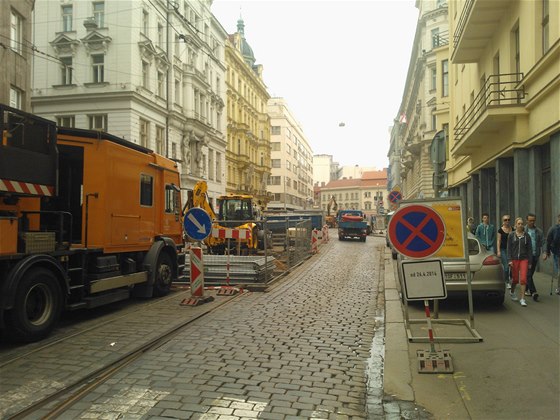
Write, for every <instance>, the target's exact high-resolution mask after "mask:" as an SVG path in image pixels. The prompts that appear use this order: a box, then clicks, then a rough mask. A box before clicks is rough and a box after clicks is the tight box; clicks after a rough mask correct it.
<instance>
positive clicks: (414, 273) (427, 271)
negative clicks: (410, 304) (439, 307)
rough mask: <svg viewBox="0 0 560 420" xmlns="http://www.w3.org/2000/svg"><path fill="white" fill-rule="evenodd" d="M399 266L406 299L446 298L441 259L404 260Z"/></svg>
mask: <svg viewBox="0 0 560 420" xmlns="http://www.w3.org/2000/svg"><path fill="white" fill-rule="evenodd" d="M401 267H402V275H403V283H404V291H403V293H404V297H405V299H406V300H425V299H445V298H447V289H446V287H445V277H444V275H443V264H442V262H441V260H410V261H409V260H405V261H402V262H401Z"/></svg>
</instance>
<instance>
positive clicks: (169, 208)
mask: <svg viewBox="0 0 560 420" xmlns="http://www.w3.org/2000/svg"><path fill="white" fill-rule="evenodd" d="M179 191H180V190H179V188H177V186H176V185H174V184H171V185H169V184H167V185H166V186H165V212H166V213H172V214H179V208H180V206H179Z"/></svg>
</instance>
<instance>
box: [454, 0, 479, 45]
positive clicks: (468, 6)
mask: <svg viewBox="0 0 560 420" xmlns="http://www.w3.org/2000/svg"><path fill="white" fill-rule="evenodd" d="M473 6H474V0H467V1H466V3H465V7H463V11H462V12H461V17H460V18H459V22H457V29H455V34H454V35H453V47H454V48H457V44H458V43H459V40H460V39H461V35H463V31H464V30H465V26H466V25H467V20H468V18H469V14H470V13H471V10H472V8H473Z"/></svg>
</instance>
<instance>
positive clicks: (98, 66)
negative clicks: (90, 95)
mask: <svg viewBox="0 0 560 420" xmlns="http://www.w3.org/2000/svg"><path fill="white" fill-rule="evenodd" d="M91 63H92V68H93V79H92V80H93V83H103V82H104V81H105V56H104V55H103V54H95V55H92V56H91Z"/></svg>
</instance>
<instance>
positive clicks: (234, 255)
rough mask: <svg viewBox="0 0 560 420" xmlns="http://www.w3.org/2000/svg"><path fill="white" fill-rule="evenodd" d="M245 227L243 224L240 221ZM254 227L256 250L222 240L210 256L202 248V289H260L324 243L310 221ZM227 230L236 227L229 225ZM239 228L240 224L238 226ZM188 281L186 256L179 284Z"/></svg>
mask: <svg viewBox="0 0 560 420" xmlns="http://www.w3.org/2000/svg"><path fill="white" fill-rule="evenodd" d="M244 222H245V223H246V222H247V221H244ZM252 222H253V223H255V224H256V225H257V226H258V246H257V249H250V250H249V249H247V247H246V246H244V242H243V241H242V240H241V239H233V238H231V239H225V240H224V247H223V250H220V252H219V253H218V254H217V253H211V252H210V250H209V249H207V248H206V247H205V246H204V244H200V243H195V244H193V246H202V248H203V264H204V282H205V285H206V286H224V285H231V286H235V287H243V288H246V289H254V290H259V289H264V288H266V286H267V285H269V284H270V283H272V282H273V281H274V280H275V279H278V278H279V277H281V276H283V275H285V274H286V273H289V272H290V271H291V270H292V269H293V268H294V267H296V266H298V265H299V264H301V263H302V262H303V261H305V260H306V259H308V258H309V257H310V256H312V255H313V254H314V253H316V252H318V247H319V246H320V245H321V244H322V243H324V242H326V239H327V238H326V237H327V235H328V232H325V230H324V229H323V230H316V229H315V230H313V229H312V226H311V221H310V220H303V219H302V220H289V219H288V218H286V219H285V220H267V219H266V218H265V219H263V220H254V221H252ZM228 224H229V225H230V226H236V225H237V226H238V224H236V223H235V222H234V221H229V222H228ZM239 224H241V223H239ZM189 281H190V259H189V254H188V252H187V253H186V261H185V269H184V274H183V276H181V278H180V282H181V283H188V282H189Z"/></svg>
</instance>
